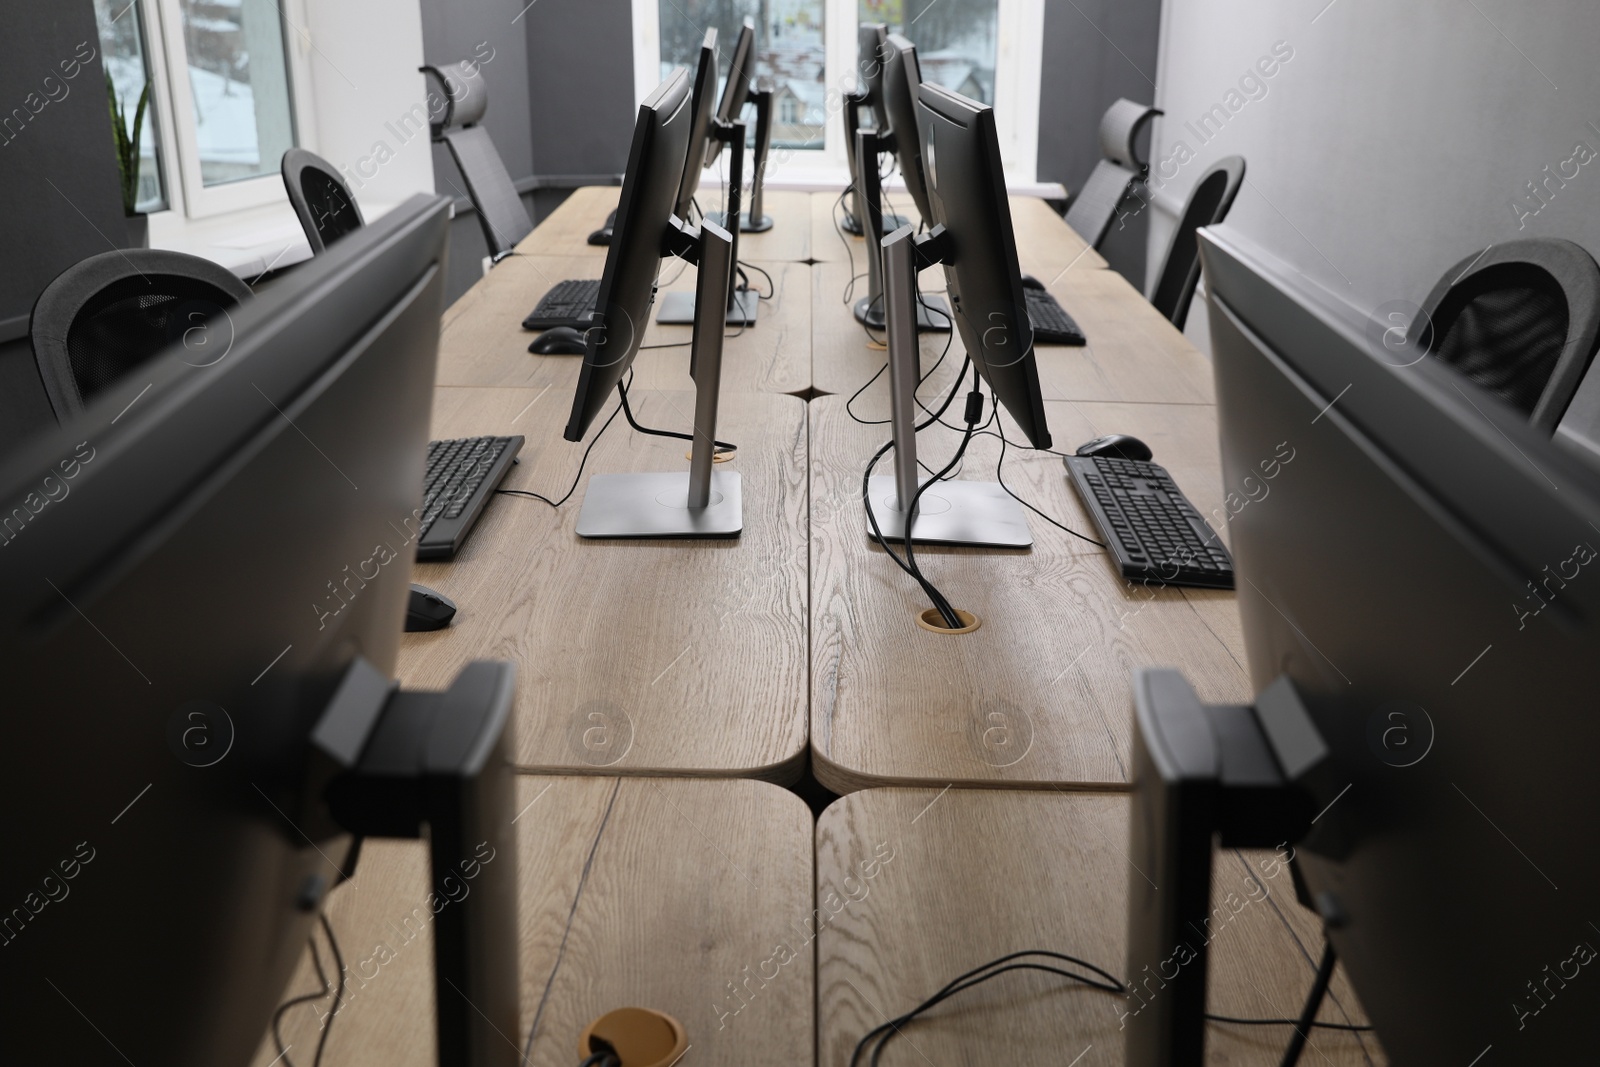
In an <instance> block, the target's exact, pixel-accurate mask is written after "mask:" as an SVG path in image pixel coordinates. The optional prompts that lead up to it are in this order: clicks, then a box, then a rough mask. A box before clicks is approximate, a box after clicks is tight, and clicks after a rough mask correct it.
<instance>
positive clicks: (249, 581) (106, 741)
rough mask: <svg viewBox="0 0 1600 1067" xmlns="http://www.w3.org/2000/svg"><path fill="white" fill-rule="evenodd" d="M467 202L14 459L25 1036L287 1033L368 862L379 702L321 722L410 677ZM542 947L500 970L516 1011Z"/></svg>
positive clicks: (260, 302)
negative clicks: (282, 1015) (284, 1015)
mask: <svg viewBox="0 0 1600 1067" xmlns="http://www.w3.org/2000/svg"><path fill="white" fill-rule="evenodd" d="M448 223H449V201H448V200H447V199H442V198H436V197H421V196H418V197H413V198H412V199H411V200H409V201H407V202H406V203H404V204H402V205H400V206H398V207H396V208H395V209H394V210H393V211H391V212H390V213H388V214H386V215H385V216H384V217H383V218H382V219H380V220H379V221H377V222H376V223H374V224H373V225H370V226H367V227H364V228H362V229H360V230H357V231H354V232H352V233H350V234H348V235H347V236H345V237H343V238H342V239H340V241H339V242H338V244H337V245H335V246H333V247H331V248H330V249H329V250H328V251H327V252H326V253H325V254H323V255H321V256H318V257H317V258H316V259H315V260H314V261H312V262H310V263H308V264H306V265H304V266H302V267H300V268H298V270H297V271H296V272H295V273H294V274H293V275H291V276H290V277H288V278H286V279H285V280H284V281H282V282H281V283H279V284H278V285H277V286H275V287H274V288H273V290H271V291H270V292H268V293H265V294H263V295H262V296H260V297H258V298H257V299H255V300H254V301H251V302H249V303H248V304H246V305H243V306H241V307H239V308H235V309H233V310H232V312H231V314H230V316H229V318H228V320H227V322H226V324H224V325H222V326H221V327H219V326H218V325H217V324H215V323H214V324H212V326H210V327H209V328H208V330H209V332H208V335H207V337H206V338H205V341H206V343H207V344H208V345H215V346H220V347H222V348H223V349H224V351H225V354H224V355H222V356H221V357H220V358H217V359H212V360H211V361H210V362H209V365H207V366H204V367H196V366H194V365H192V363H191V362H185V357H188V359H189V360H191V361H192V359H193V357H192V356H190V355H189V353H187V352H185V351H184V350H183V348H182V347H175V348H174V349H173V350H171V351H169V352H168V353H166V354H164V355H161V356H157V357H155V358H154V359H152V360H150V361H148V362H147V363H145V364H142V365H141V366H140V367H139V368H138V369H137V371H135V372H133V373H132V374H130V375H128V376H127V377H126V378H125V379H123V383H122V384H120V385H116V386H113V387H112V388H110V389H108V390H107V391H106V392H105V393H104V394H103V396H102V397H101V398H100V399H99V400H98V401H97V402H96V403H95V404H92V405H91V406H90V407H89V408H88V409H87V410H86V411H85V412H84V413H83V414H82V415H81V416H80V417H78V418H76V419H75V420H74V421H73V422H71V423H70V424H68V425H66V426H63V427H60V428H58V429H55V430H53V431H52V432H51V433H49V434H48V435H45V436H43V437H42V438H40V439H36V440H35V441H34V442H32V443H31V444H30V445H29V446H27V447H26V448H23V449H21V450H19V451H17V452H15V453H13V454H12V455H11V457H10V458H9V460H8V462H7V463H6V464H5V466H4V468H3V469H0V509H3V510H0V676H3V677H4V678H5V680H6V681H5V686H6V697H5V712H6V742H5V744H4V745H3V746H0V801H3V806H4V811H5V812H6V813H7V814H6V827H5V833H4V838H5V851H6V858H5V862H4V863H3V864H0V893H3V894H4V895H3V896H0V900H4V901H5V904H4V905H3V907H4V908H5V911H4V912H3V913H0V955H3V958H4V964H3V966H0V1001H3V1002H4V1004H5V1015H6V1022H5V1025H4V1026H0V1061H3V1062H5V1063H103V1062H106V1060H107V1058H108V1057H110V1058H111V1059H113V1060H116V1061H117V1062H122V1061H123V1060H127V1061H129V1062H133V1063H139V1064H147V1063H148V1064H157V1063H159V1064H171V1065H192V1067H225V1065H226V1067H233V1065H237V1067H244V1065H245V1064H248V1063H249V1062H250V1060H251V1057H252V1056H253V1055H254V1053H255V1051H256V1048H257V1046H258V1045H259V1044H260V1042H261V1040H262V1037H263V1035H264V1033H265V1032H266V1030H267V1025H268V1021H269V1019H270V1018H271V1016H272V1014H273V1011H274V1008H275V1007H276V1006H277V1005H278V1004H279V1003H280V1001H281V1000H282V999H283V998H284V996H285V992H284V990H285V985H286V984H287V983H288V982H289V980H290V977H291V975H292V974H293V973H294V970H295V967H296V964H297V962H298V961H299V959H300V958H301V955H302V953H303V952H304V950H305V946H306V938H307V935H308V933H309V932H310V930H311V928H312V925H313V924H314V923H315V921H316V915H317V912H318V911H319V909H321V907H322V906H323V903H324V901H325V899H326V895H327V892H328V891H329V890H330V889H331V888H332V887H333V886H334V885H335V884H336V883H337V882H338V881H339V879H340V877H341V872H344V873H348V872H349V871H350V870H351V863H352V861H353V852H352V839H351V837H350V835H349V833H347V832H346V830H347V827H345V826H344V825H342V824H341V823H339V822H338V821H336V819H335V818H334V817H333V814H332V810H331V807H330V804H329V802H328V800H327V799H326V797H325V789H326V788H327V787H328V786H329V784H330V782H331V781H333V780H336V779H337V775H338V773H339V772H340V771H341V770H342V769H345V768H341V767H340V766H339V765H338V764H337V761H336V760H335V759H331V758H330V754H331V752H336V751H343V752H344V753H345V754H346V755H359V754H360V750H361V748H362V742H363V740H364V739H365V738H366V736H367V733H366V731H365V727H366V726H370V725H371V721H370V720H367V721H364V722H356V721H348V720H347V721H344V722H343V723H342V724H340V726H341V729H340V730H338V731H336V733H337V734H338V737H337V738H336V739H335V740H336V742H337V743H334V744H332V745H331V748H330V746H329V745H327V744H323V745H320V746H319V744H318V743H317V742H316V740H315V736H316V734H315V732H316V730H317V729H318V728H319V727H320V726H326V725H327V724H328V719H327V714H326V713H327V712H328V710H329V708H330V705H331V704H332V703H335V702H336V701H335V698H336V695H339V694H342V695H343V696H344V697H345V698H346V699H345V700H344V702H343V704H341V705H340V706H341V707H344V708H347V709H352V710H368V711H370V710H371V709H372V708H373V707H374V703H373V702H368V703H366V704H363V703H362V702H361V701H359V700H356V699H354V695H353V694H352V693H350V692H349V690H348V689H347V688H345V686H344V682H345V680H346V679H347V678H349V677H350V675H351V672H352V670H355V669H356V665H357V664H358V663H360V662H364V663H365V664H366V666H365V667H364V668H362V669H361V671H358V673H359V674H361V676H362V677H363V678H364V679H365V680H366V681H367V682H369V683H371V684H370V686H369V689H368V695H369V696H375V697H376V698H377V699H378V700H379V701H381V699H382V698H383V697H385V696H386V695H387V692H388V686H389V685H390V684H391V683H388V682H387V679H388V678H390V677H392V674H393V671H394V667H395V658H396V654H397V651H398V648H399V644H400V635H401V628H402V624H403V622H404V617H405V612H406V602H407V595H408V583H409V578H410V569H411V560H412V556H413V552H414V549H413V548H412V547H411V546H410V541H411V540H413V539H414V538H415V536H416V529H417V509H418V504H419V503H420V499H421V493H422V473H423V461H424V456H425V453H426V448H427V444H428V426H429V418H430V412H431V408H432V399H433V382H434V366H435V360H436V353H437V346H438V337H439V316H440V312H441V310H442V307H443V297H444V278H445V269H446V268H445V241H446V236H447V232H448ZM191 342H195V343H197V339H191V338H187V337H186V338H184V339H183V342H182V343H184V344H189V343H191ZM207 351H212V349H210V348H208V349H207ZM377 706H379V707H381V703H380V704H378V705H377ZM322 740H323V741H324V742H327V741H329V740H330V739H329V738H328V737H324V738H323V739H322ZM347 766H348V765H346V767H347ZM506 818H507V821H509V814H507V816H506ZM473 843H474V844H476V841H474V842H473ZM508 862H509V863H510V864H511V865H512V866H514V859H512V860H509V861H508ZM502 866H505V865H504V864H503V865H502ZM485 877H488V876H487V875H485ZM483 884H484V883H483V882H482V881H479V882H478V883H476V884H475V887H474V888H475V889H476V888H478V887H479V886H481V885H483ZM475 895H476V894H475ZM464 904H465V905H466V906H467V907H469V908H470V909H471V910H473V911H476V908H474V907H472V902H464ZM513 904H514V901H513ZM452 907H454V905H452ZM455 918H456V916H450V917H448V919H449V920H450V921H453V920H454V919H455ZM439 919H440V920H446V919H447V917H446V916H443V915H441V916H440V917H439ZM441 930H442V928H436V934H439V936H442V933H441ZM515 936H516V930H515V927H514V926H513V928H512V929H510V930H509V931H506V932H505V933H504V938H505V939H508V940H509V941H510V943H511V944H512V945H513V946H514V945H515ZM478 947H479V946H476V945H475V946H474V947H473V957H472V958H473V964H474V966H475V967H477V968H478V971H477V973H478V974H480V975H482V974H491V973H500V972H498V971H497V970H496V967H495V966H494V965H486V961H485V960H484V959H482V958H481V957H479V956H477V954H476V953H477V949H478ZM514 953H515V948H514V947H513V948H512V949H511V954H510V955H508V956H505V957H504V958H503V959H501V960H497V961H495V962H496V964H498V963H503V962H506V961H507V960H509V964H510V967H511V969H510V971H509V972H508V973H507V974H506V977H507V978H508V979H509V987H510V988H509V989H506V990H502V989H500V988H498V986H497V988H495V989H491V990H483V989H481V988H480V990H479V993H478V994H476V995H475V996H474V1002H475V1003H476V1004H477V1006H478V1008H481V1009H482V1010H483V1011H484V1012H485V1013H487V1014H488V1015H489V1016H490V1017H491V1018H493V1019H495V1020H497V1025H500V1026H507V1025H509V1026H511V1027H515V1026H516V1025H517V996H518V990H517V987H516V971H515V955H514ZM461 978H462V976H461V975H460V974H459V973H457V974H456V975H455V980H461ZM475 984H476V983H475ZM508 1006H509V1012H508V1011H507V1007H508ZM451 1018H452V1019H453V1020H454V1021H455V1022H460V1021H461V1015H460V1013H452V1016H451ZM451 1025H454V1023H453V1022H447V1021H445V1020H444V1019H441V1022H440V1031H441V1035H443V1034H444V1033H445V1031H446V1029H447V1028H448V1027H449V1026H451ZM465 1025H469V1026H473V1027H476V1028H478V1029H481V1030H487V1029H488V1028H487V1027H485V1026H483V1025H482V1024H478V1023H472V1022H471V1021H470V1020H468V1021H467V1022H466V1023H465ZM497 1040H498V1039H497ZM113 1050H114V1051H113ZM514 1061H515V1056H514V1055H513V1057H512V1062H514Z"/></svg>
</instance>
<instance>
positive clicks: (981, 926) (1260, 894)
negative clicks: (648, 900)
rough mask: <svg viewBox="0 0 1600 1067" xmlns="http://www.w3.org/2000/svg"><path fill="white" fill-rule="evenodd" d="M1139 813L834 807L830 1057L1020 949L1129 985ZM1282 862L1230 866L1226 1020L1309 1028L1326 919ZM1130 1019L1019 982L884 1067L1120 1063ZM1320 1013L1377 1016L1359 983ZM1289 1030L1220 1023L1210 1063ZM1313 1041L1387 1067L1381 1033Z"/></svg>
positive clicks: (939, 799)
mask: <svg viewBox="0 0 1600 1067" xmlns="http://www.w3.org/2000/svg"><path fill="white" fill-rule="evenodd" d="M1127 814H1128V800H1127V798H1126V797H1123V796H1096V795H1092V794H1063V793H1056V792H1050V791H1045V792H1018V791H994V790H982V791H975V790H961V789H952V790H950V791H949V792H947V793H942V794H941V792H940V791H939V790H935V789H872V790H867V791H864V792H860V793H855V794H852V795H851V796H848V797H845V798H843V799H842V800H839V801H837V802H835V803H834V804H833V805H832V806H831V807H830V808H828V810H827V811H825V812H824V813H823V814H822V817H821V819H820V820H819V821H818V824H817V886H818V892H819V896H822V895H823V894H825V892H826V891H827V890H828V889H830V888H835V889H836V892H837V893H838V896H839V898H840V899H841V900H842V902H843V903H842V906H841V907H840V910H839V912H838V914H837V915H835V916H834V917H833V918H832V920H831V921H830V922H829V923H828V925H826V926H825V927H824V928H823V930H822V933H821V934H820V935H819V937H818V939H817V980H818V992H817V1025H818V1061H817V1062H818V1063H819V1064H822V1065H823V1067H845V1065H846V1064H848V1063H849V1060H850V1052H851V1050H852V1049H853V1048H854V1046H855V1044H856V1042H857V1041H859V1040H860V1039H861V1037H862V1036H863V1035H864V1034H865V1033H866V1032H867V1031H868V1030H870V1029H871V1028H873V1027H875V1026H877V1025H879V1024H880V1023H882V1022H883V1021H884V1020H885V1018H886V1017H887V1016H890V1015H897V1014H899V1013H901V1012H904V1011H908V1010H910V1009H911V1008H912V1007H915V1006H916V1005H917V1004H918V1003H920V1002H921V1001H922V1000H924V999H925V998H927V997H928V996H929V995H931V994H932V993H934V992H935V991H937V990H938V989H939V988H940V987H942V986H943V985H944V984H945V983H946V982H948V981H950V980H951V979H952V978H954V977H955V976H956V975H958V974H960V973H962V972H964V971H967V970H970V969H972V968H974V967H977V966H980V965H982V964H984V963H987V962H988V961H990V960H992V959H995V958H997V957H999V956H1002V955H1004V954H1006V953H1010V952H1018V951H1024V950H1028V949H1049V950H1051V951H1055V952H1064V953H1069V954H1071V955H1075V956H1080V957H1082V958H1084V959H1087V960H1089V961H1091V962H1093V963H1096V964H1098V965H1099V966H1101V967H1103V968H1105V969H1106V970H1107V971H1109V972H1111V973H1112V974H1114V975H1117V976H1119V977H1121V976H1123V975H1124V974H1125V973H1126V970H1127V965H1126V953H1127V949H1126V929H1127V893H1128V885H1129V882H1130V880H1133V879H1138V878H1140V877H1142V876H1141V875H1140V874H1139V873H1138V872H1137V871H1136V870H1133V869H1132V867H1131V866H1130V864H1129V862H1128V859H1127V838H1128V827H1127ZM885 855H888V856H890V857H892V858H889V859H888V860H887V862H884V861H883V857H884V856H885ZM1273 859H1274V857H1273V854H1272V853H1270V852H1269V853H1250V852H1246V853H1239V852H1233V851H1227V852H1219V853H1218V854H1217V856H1216V859H1215V876H1214V879H1213V889H1212V894H1213V897H1212V899H1213V901H1215V902H1218V903H1219V904H1221V906H1223V907H1224V909H1225V911H1224V914H1229V913H1230V912H1231V913H1232V914H1231V917H1230V918H1229V919H1228V920H1227V921H1226V923H1224V924H1219V925H1218V927H1217V928H1216V933H1215V934H1214V936H1213V938H1212V942H1211V945H1210V976H1211V980H1210V987H1209V1006H1210V1010H1211V1011H1212V1012H1215V1013H1218V1014H1226V1015H1233V1016H1236V1017H1246V1018H1257V1017H1260V1018H1285V1017H1289V1018H1292V1017H1295V1016H1297V1015H1298V1014H1299V1011H1300V1008H1301V1006H1302V1005H1303V1003H1304V1001H1305V996H1306V993H1307V991H1308V990H1309V989H1310V987H1311V983H1312V980H1313V978H1314V976H1315V973H1316V959H1317V955H1318V954H1319V953H1320V941H1319V939H1318V937H1317V934H1316V930H1317V926H1316V920H1315V917H1314V916H1311V915H1309V913H1307V912H1306V911H1305V910H1304V909H1303V908H1301V907H1300V906H1299V904H1297V903H1296V902H1295V899H1294V888H1293V886H1292V884H1291V883H1290V877H1289V875H1288V873H1287V870H1286V868H1283V867H1282V866H1281V865H1275V864H1274V863H1273V862H1272V861H1273ZM868 872H872V876H871V877H868ZM1230 893H1231V894H1233V901H1234V902H1240V903H1241V904H1242V906H1241V907H1239V908H1238V909H1237V910H1236V911H1235V910H1234V908H1233V904H1232V902H1229V900H1228V894H1230ZM1127 1007H1128V1001H1126V1000H1125V999H1124V998H1122V997H1119V996H1117V995H1115V994H1108V993H1103V992H1099V991H1096V990H1093V989H1090V988H1087V987H1084V986H1079V985H1076V984H1075V983H1069V982H1067V981H1066V980H1065V979H1062V978H1059V977H1057V976H1055V975H1049V974H1041V973H1037V972H1033V973H1029V972H1013V973H1010V974H1006V975H1003V976H1001V977H999V978H996V979H993V980H992V981H990V982H988V983H985V984H983V985H980V986H977V987H975V988H973V989H971V990H968V991H966V992H963V993H961V994H958V995H957V997H956V998H954V999H952V1000H950V1001H947V1002H946V1003H944V1004H942V1005H939V1006H938V1007H936V1008H934V1009H933V1010H932V1011H930V1012H929V1013H928V1014H927V1015H926V1016H924V1017H922V1018H919V1019H918V1020H917V1021H915V1022H913V1023H911V1024H910V1025H908V1026H907V1027H905V1029H904V1032H903V1034H902V1035H901V1036H900V1037H898V1038H896V1039H894V1040H893V1041H891V1042H890V1045H889V1047H888V1049H887V1050H886V1051H885V1053H884V1056H883V1063H884V1064H885V1065H886V1067H913V1065H925V1064H928V1063H934V1064H941V1065H942V1064H957V1063H962V1064H1001V1063H1004V1064H1013V1063H1014V1064H1026V1065H1036V1064H1037V1065H1043V1064H1052V1065H1056V1067H1065V1065H1067V1064H1069V1063H1071V1064H1078V1065H1080V1067H1086V1065H1091V1064H1093V1065H1102V1067H1104V1065H1114V1064H1121V1063H1122V1062H1123V1056H1122V1052H1123V1035H1122V1033H1121V1031H1120V1029H1119V1028H1120V1026H1121V1013H1122V1012H1123V1011H1125V1010H1127ZM1319 1017H1320V1018H1321V1019H1322V1020H1324V1021H1329V1022H1341V1023H1355V1024H1360V1023H1364V1022H1365V1021H1366V1020H1365V1016H1364V1014H1363V1012H1362V1008H1361V1006H1360V1004H1359V1001H1358V1000H1357V998H1356V997H1355V995H1354V991H1353V990H1352V989H1351V988H1350V986H1349V984H1348V983H1347V982H1346V981H1345V980H1344V977H1343V973H1342V971H1341V972H1340V973H1339V974H1338V975H1337V976H1336V978H1335V982H1334V986H1333V988H1332V990H1331V991H1330V994H1329V996H1328V998H1327V1000H1325V1001H1324V1003H1323V1008H1322V1012H1321V1015H1320V1016H1319ZM1289 1034H1290V1028H1289V1027H1287V1026H1270V1027H1265V1026H1238V1025H1232V1024H1223V1023H1212V1024H1211V1025H1210V1026H1209V1027H1208V1031H1207V1054H1206V1062H1207V1063H1213V1064H1230V1065H1235V1067H1276V1064H1277V1063H1278V1062H1279V1061H1280V1059H1281V1057H1282V1054H1283V1048H1284V1045H1285V1043H1286V1042H1287V1040H1288V1037H1289ZM1311 1045H1312V1047H1310V1048H1308V1049H1307V1050H1306V1051H1305V1054H1304V1056H1303V1057H1302V1060H1301V1062H1302V1063H1316V1064H1323V1065H1336V1067H1346V1065H1349V1067H1356V1065H1366V1067H1373V1065H1376V1064H1383V1063H1385V1062H1386V1061H1385V1059H1384V1058H1383V1054H1382V1051H1381V1049H1380V1047H1379V1045H1378V1042H1377V1040H1376V1039H1375V1038H1374V1036H1373V1035H1371V1034H1359V1035H1358V1034H1351V1033H1344V1032H1338V1031H1329V1030H1318V1031H1315V1032H1314V1034H1313V1036H1312V1038H1311ZM1074 1057H1081V1058H1079V1059H1075V1058H1074Z"/></svg>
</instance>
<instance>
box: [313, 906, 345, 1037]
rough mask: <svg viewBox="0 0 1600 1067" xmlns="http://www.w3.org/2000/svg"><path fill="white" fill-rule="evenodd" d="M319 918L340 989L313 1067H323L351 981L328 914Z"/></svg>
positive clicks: (334, 995) (334, 998)
mask: <svg viewBox="0 0 1600 1067" xmlns="http://www.w3.org/2000/svg"><path fill="white" fill-rule="evenodd" d="M317 918H319V919H321V920H322V932H323V934H324V935H325V936H326V937H327V938H328V947H329V948H330V949H332V950H333V967H334V970H336V971H338V972H339V988H338V989H337V990H336V991H335V992H334V994H333V1008H332V1010H330V1011H329V1012H328V1021H327V1022H326V1023H325V1024H324V1025H323V1027H322V1036H321V1037H319V1038H318V1039H317V1054H316V1056H314V1057H313V1058H312V1060H311V1067H322V1050H323V1049H324V1048H326V1047H327V1045H328V1035H329V1034H330V1033H332V1032H333V1021H334V1020H335V1019H337V1018H338V1017H339V1009H340V1008H342V1007H343V1006H344V988H345V982H346V981H347V980H348V979H349V975H348V974H346V973H345V969H344V955H343V954H342V953H341V952H340V951H339V939H338V938H337V937H334V936H333V924H332V923H331V922H329V921H328V916H327V913H326V912H322V913H319V914H318V915H317Z"/></svg>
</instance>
